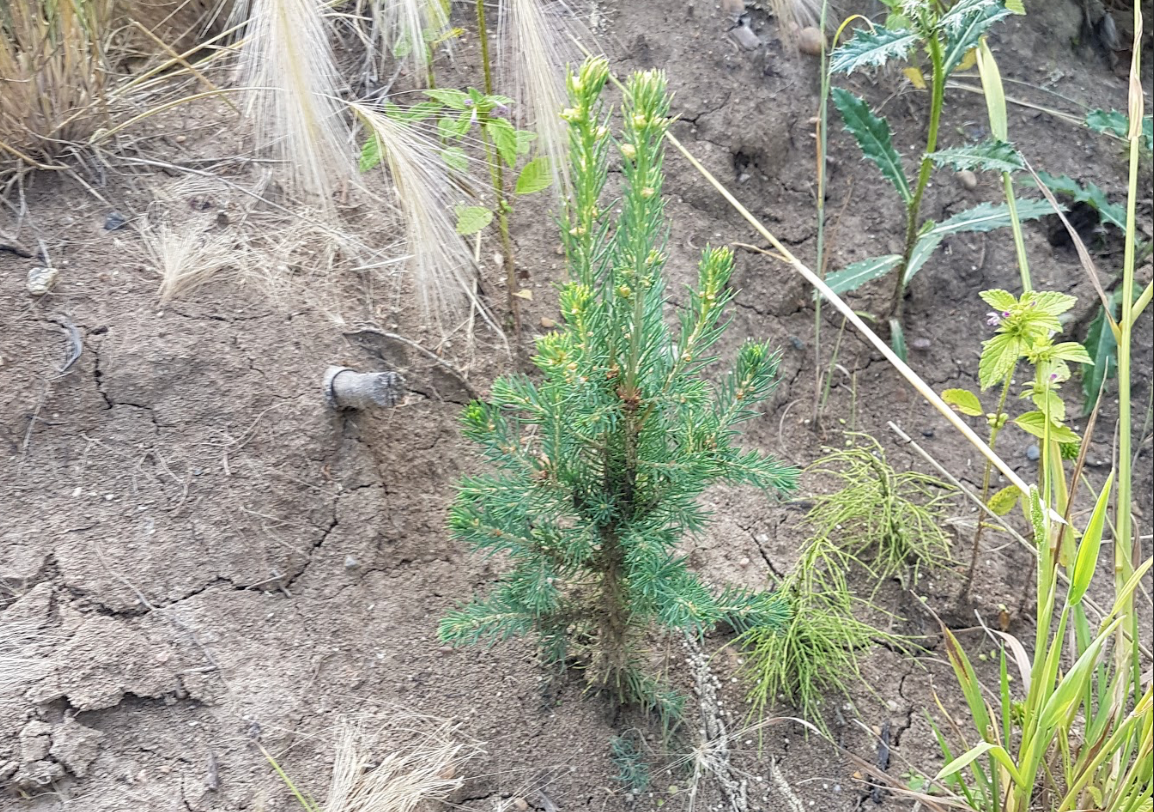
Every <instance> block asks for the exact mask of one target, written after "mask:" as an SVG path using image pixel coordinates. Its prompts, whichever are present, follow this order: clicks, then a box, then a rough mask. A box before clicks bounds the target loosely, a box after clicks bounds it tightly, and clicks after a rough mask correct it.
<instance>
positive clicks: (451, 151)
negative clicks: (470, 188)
mask: <svg viewBox="0 0 1154 812" xmlns="http://www.w3.org/2000/svg"><path fill="white" fill-rule="evenodd" d="M441 160H442V161H444V162H445V166H447V167H449V168H450V169H453V170H455V171H457V172H465V171H467V170H468V169H469V157H468V156H467V155H465V150H463V149H461V148H460V147H447V148H446V149H443V150H441Z"/></svg>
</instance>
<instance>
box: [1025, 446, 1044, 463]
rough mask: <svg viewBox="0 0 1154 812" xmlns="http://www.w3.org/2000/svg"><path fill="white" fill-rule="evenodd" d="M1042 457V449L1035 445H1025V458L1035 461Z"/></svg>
mask: <svg viewBox="0 0 1154 812" xmlns="http://www.w3.org/2000/svg"><path fill="white" fill-rule="evenodd" d="M1041 458H1042V450H1041V449H1040V448H1038V447H1037V446H1036V445H1030V446H1026V459H1028V460H1029V461H1030V462H1037V461H1038V460H1040V459H1041Z"/></svg>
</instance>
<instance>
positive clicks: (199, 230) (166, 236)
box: [140, 220, 245, 302]
mask: <svg viewBox="0 0 1154 812" xmlns="http://www.w3.org/2000/svg"><path fill="white" fill-rule="evenodd" d="M140 239H141V242H142V243H143V245H144V250H145V252H146V253H147V254H148V258H149V261H150V262H151V263H152V266H153V268H154V269H155V270H156V272H157V273H158V274H159V275H160V289H159V290H158V291H157V292H158V294H159V295H160V301H161V302H169V301H171V300H172V299H176V298H178V297H181V296H185V295H187V294H189V293H192V292H193V291H194V290H196V289H197V288H199V287H201V286H202V285H204V284H205V283H206V282H208V281H209V280H210V279H212V278H213V277H214V276H216V275H217V274H218V273H220V272H221V271H222V270H224V269H225V268H228V267H230V266H231V267H237V266H238V265H240V264H241V263H243V261H244V254H245V251H244V248H243V247H242V246H238V245H237V241H236V240H235V239H234V238H233V237H232V236H231V235H229V234H227V233H223V232H219V231H210V230H205V229H204V227H203V226H202V225H200V224H198V223H195V222H192V221H188V220H186V221H184V222H183V223H181V224H179V225H175V226H174V225H171V224H169V223H168V222H161V223H160V224H159V225H155V226H151V227H146V228H143V229H141V232H140Z"/></svg>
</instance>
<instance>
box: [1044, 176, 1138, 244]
mask: <svg viewBox="0 0 1154 812" xmlns="http://www.w3.org/2000/svg"><path fill="white" fill-rule="evenodd" d="M1038 179H1039V180H1041V181H1042V183H1044V184H1046V188H1047V189H1049V190H1050V191H1051V192H1053V193H1054V194H1056V195H1065V196H1067V197H1069V198H1070V199H1071V200H1073V201H1074V202H1075V203H1085V204H1087V205H1088V206H1090V207H1091V208H1093V209H1094V210H1095V211H1096V212H1098V215H1099V216H1100V217H1101V218H1102V220H1103V221H1105V222H1107V223H1110V224H1111V225H1113V226H1116V227H1118V228H1120V229H1123V230H1125V229H1126V208H1125V206H1120V205H1118V204H1117V203H1111V202H1110V201H1109V200H1108V199H1107V198H1106V193H1105V192H1103V191H1102V190H1101V189H1099V188H1098V187H1097V186H1095V185H1094V184H1092V183H1087V184H1086V185H1085V186H1083V185H1082V184H1080V183H1078V182H1077V181H1076V180H1074V179H1073V178H1071V177H1070V176H1069V175H1061V176H1058V177H1055V176H1054V175H1051V174H1050V173H1048V172H1039V173H1038Z"/></svg>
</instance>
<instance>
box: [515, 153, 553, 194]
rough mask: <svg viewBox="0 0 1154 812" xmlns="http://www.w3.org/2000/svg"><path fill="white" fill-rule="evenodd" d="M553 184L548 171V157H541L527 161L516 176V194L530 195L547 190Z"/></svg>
mask: <svg viewBox="0 0 1154 812" xmlns="http://www.w3.org/2000/svg"><path fill="white" fill-rule="evenodd" d="M552 182H553V173H552V172H550V171H549V156H548V155H541V156H539V157H537V158H534V159H533V160H531V161H529V162H528V163H527V164H525V166H524V167H523V168H522V169H521V174H520V175H518V176H517V186H516V189H515V191H516V193H517V194H518V195H531V194H533V193H534V192H540V191H542V190H543V189H548V188H549V185H550V184H551V183H552Z"/></svg>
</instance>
